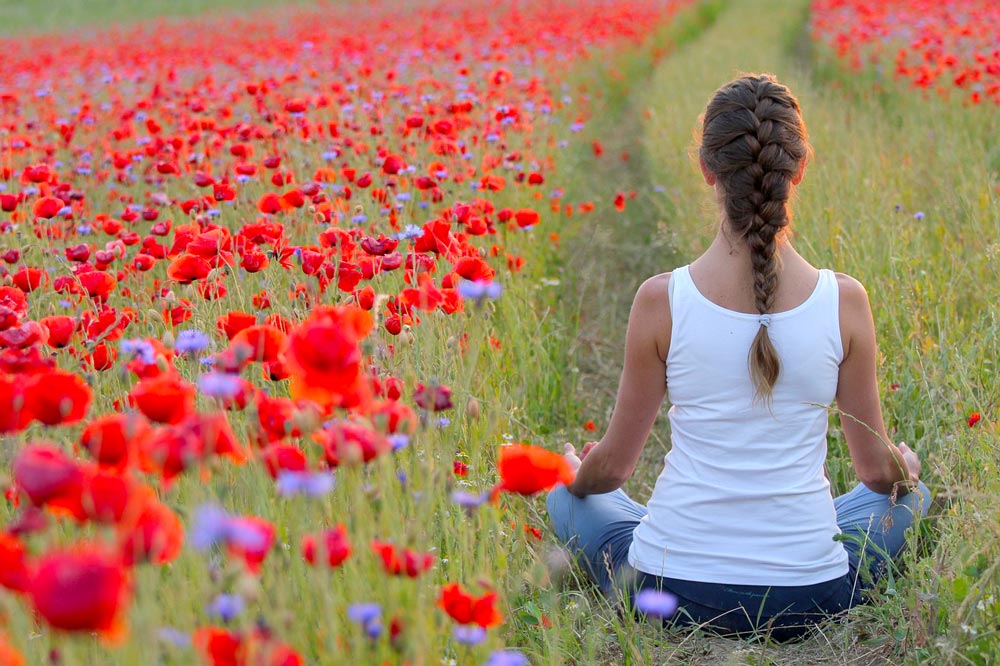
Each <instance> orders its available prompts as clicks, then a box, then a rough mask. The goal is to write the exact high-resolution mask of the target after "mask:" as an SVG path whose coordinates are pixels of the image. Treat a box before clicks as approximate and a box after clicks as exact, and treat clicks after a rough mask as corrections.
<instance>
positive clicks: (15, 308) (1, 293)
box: [0, 287, 28, 331]
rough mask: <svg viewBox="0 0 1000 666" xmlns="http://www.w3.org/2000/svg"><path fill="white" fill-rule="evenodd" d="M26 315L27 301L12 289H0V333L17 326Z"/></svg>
mask: <svg viewBox="0 0 1000 666" xmlns="http://www.w3.org/2000/svg"><path fill="white" fill-rule="evenodd" d="M26 314H28V299H27V297H25V295H24V292H23V291H21V290H20V289H16V288H14V287H0V331H2V330H4V329H7V328H10V327H11V326H17V324H18V323H19V322H20V321H21V318H22V317H24V316H25V315H26Z"/></svg>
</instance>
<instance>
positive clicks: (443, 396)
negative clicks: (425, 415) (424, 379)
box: [413, 383, 452, 412]
mask: <svg viewBox="0 0 1000 666" xmlns="http://www.w3.org/2000/svg"><path fill="white" fill-rule="evenodd" d="M413 401H414V402H416V403H417V405H418V406H419V407H420V408H421V409H427V410H430V411H434V412H440V411H444V410H446V409H451V408H452V404H451V389H450V388H448V387H447V386H442V385H440V384H436V385H432V386H424V385H423V384H419V383H418V384H417V388H416V390H415V391H414V392H413Z"/></svg>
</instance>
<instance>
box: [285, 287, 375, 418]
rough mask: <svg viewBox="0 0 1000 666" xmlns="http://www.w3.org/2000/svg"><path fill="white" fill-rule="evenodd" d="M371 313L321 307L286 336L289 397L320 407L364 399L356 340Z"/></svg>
mask: <svg viewBox="0 0 1000 666" xmlns="http://www.w3.org/2000/svg"><path fill="white" fill-rule="evenodd" d="M371 326H372V320H371V315H370V314H368V313H367V312H365V311H364V310H362V309H360V308H358V307H355V306H342V307H335V308H321V309H318V310H317V311H315V312H314V313H313V315H312V316H311V317H309V319H307V320H306V321H304V322H303V323H302V324H301V325H299V326H298V327H296V328H295V330H293V331H292V333H291V334H290V335H289V336H288V344H287V346H286V347H285V352H284V361H285V364H286V366H287V368H288V371H289V373H290V374H291V387H290V390H291V394H292V397H293V398H297V399H298V398H304V399H307V400H312V401H313V402H315V403H316V404H318V405H320V406H321V407H323V408H330V407H333V406H345V407H349V406H354V405H357V404H359V403H360V402H363V401H364V400H365V399H366V398H367V389H368V385H367V383H365V382H364V381H362V380H363V376H362V372H361V364H362V354H361V348H360V347H359V345H358V343H359V341H360V340H361V339H362V338H364V337H365V336H366V335H367V334H368V332H369V331H370V330H371Z"/></svg>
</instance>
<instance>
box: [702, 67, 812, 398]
mask: <svg viewBox="0 0 1000 666" xmlns="http://www.w3.org/2000/svg"><path fill="white" fill-rule="evenodd" d="M808 154H809V144H808V140H807V136H806V130H805V125H804V124H803V122H802V117H801V114H800V111H799V104H798V101H797V100H796V99H795V97H794V96H793V95H792V94H791V92H790V91H789V90H788V88H786V87H785V86H783V85H781V84H780V83H778V82H777V81H776V80H775V79H774V78H773V77H771V76H769V75H766V74H764V75H747V76H744V77H741V78H739V79H736V80H735V81H732V82H731V83H728V84H726V85H725V86H723V87H722V88H720V89H719V90H718V91H716V93H715V95H714V96H713V98H712V100H711V102H709V105H708V108H707V109H706V111H705V118H704V124H703V130H702V143H701V150H700V155H701V158H702V160H703V161H704V162H705V165H706V166H707V168H708V169H709V171H711V172H712V173H713V174H714V175H715V176H716V178H717V179H718V181H719V183H720V184H721V186H722V190H723V193H724V197H723V210H724V212H725V217H726V222H727V223H728V224H729V226H730V228H731V229H732V230H733V232H734V233H736V234H737V235H738V236H740V237H742V238H744V240H745V241H746V243H747V246H748V248H749V250H750V262H751V267H752V270H753V295H754V303H755V305H756V307H757V311H758V312H760V313H761V314H762V315H766V314H768V313H770V311H771V308H772V307H773V305H774V297H775V293H776V291H777V288H778V269H777V260H776V258H775V239H776V237H777V235H778V233H779V232H780V231H781V230H782V229H783V228H784V227H786V226H788V224H789V223H790V222H791V214H790V212H789V209H788V199H789V196H790V194H791V189H792V179H793V178H794V177H795V174H796V173H798V171H799V170H800V168H801V166H802V163H803V161H804V160H805V159H806V158H807V156H808ZM748 364H749V367H750V377H751V379H752V381H753V384H754V389H755V395H756V397H757V398H762V399H764V400H765V401H768V400H770V397H771V392H772V390H773V388H774V385H775V383H776V382H777V380H778V375H779V374H780V372H781V362H780V360H779V358H778V353H777V351H776V350H775V348H774V345H773V344H772V342H771V338H770V336H769V335H768V323H767V320H762V321H761V326H760V328H759V329H758V331H757V335H756V336H755V337H754V340H753V343H752V344H751V346H750V352H749V355H748Z"/></svg>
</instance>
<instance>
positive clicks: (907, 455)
mask: <svg viewBox="0 0 1000 666" xmlns="http://www.w3.org/2000/svg"><path fill="white" fill-rule="evenodd" d="M898 446H899V451H900V453H902V454H903V460H905V461H906V468H907V469H908V470H909V471H910V480H911V481H913V482H914V483H916V482H917V481H919V480H920V458H918V457H917V452H916V451H914V450H913V449H911V448H910V447H908V446H907V445H906V442H900V443H899V444H898Z"/></svg>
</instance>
